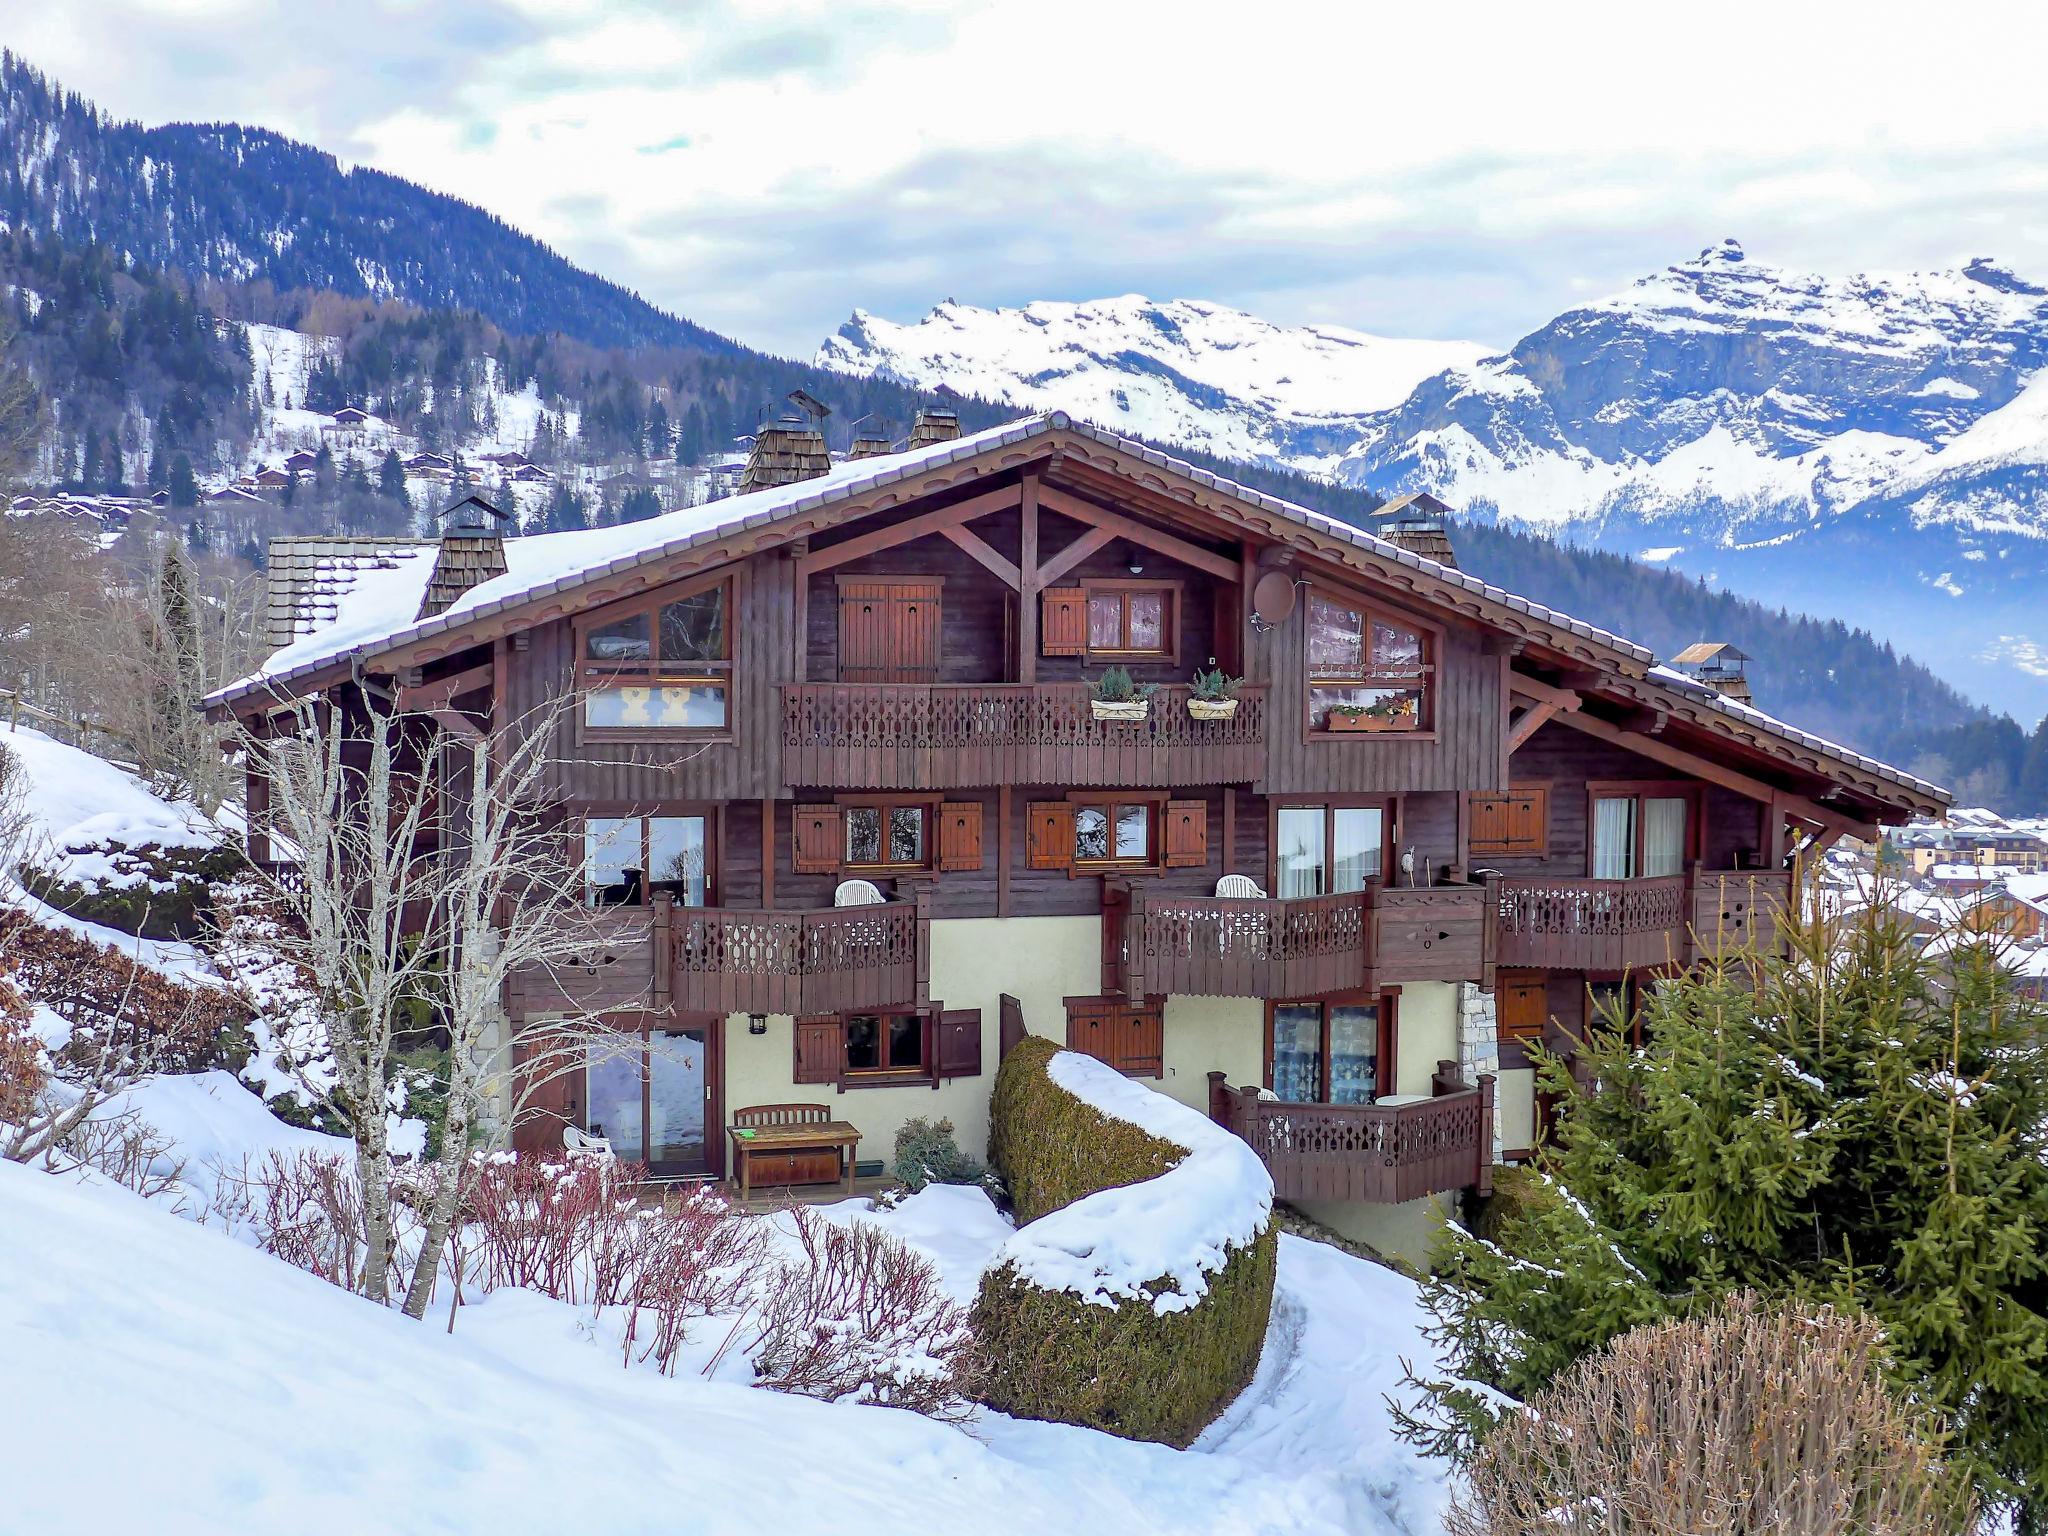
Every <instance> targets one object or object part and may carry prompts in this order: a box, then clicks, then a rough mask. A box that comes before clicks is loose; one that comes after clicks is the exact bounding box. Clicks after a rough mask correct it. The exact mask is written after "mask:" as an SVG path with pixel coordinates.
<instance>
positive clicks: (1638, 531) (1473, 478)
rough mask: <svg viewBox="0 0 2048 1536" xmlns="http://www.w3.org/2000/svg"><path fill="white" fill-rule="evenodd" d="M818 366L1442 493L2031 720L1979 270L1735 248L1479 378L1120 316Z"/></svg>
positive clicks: (865, 319) (1525, 347) (2017, 280)
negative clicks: (1862, 265) (1817, 271)
mask: <svg viewBox="0 0 2048 1536" xmlns="http://www.w3.org/2000/svg"><path fill="white" fill-rule="evenodd" d="M1447 353H1449V354H1454V355H1452V356H1450V357H1449V358H1448V360H1447V361H1438V362H1436V363H1435V365H1434V366H1432V356H1433V355H1434V357H1436V358H1437V359H1443V358H1444V357H1445V354H1447ZM818 360H819V362H821V363H823V364H825V365H826V366H830V367H837V368H843V369H847V370H850V371H855V372H863V373H882V374H888V375H893V376H896V377H901V378H904V379H908V380H914V381H915V382H916V383H918V384H920V385H923V386H924V387H927V388H930V387H936V386H938V385H941V384H945V385H949V386H951V387H952V388H954V389H958V390H961V391H963V392H967V393H974V394H982V395H989V396H994V397H998V398H1004V399H1009V400H1012V401H1015V402H1017V403H1019V404H1027V405H1031V406H1050V405H1054V404H1059V405H1062V406H1064V407H1065V408H1067V409H1069V410H1072V411H1074V412H1075V413H1076V414H1080V415H1087V416H1092V417H1094V418H1095V419H1097V420H1100V421H1103V422H1105V423H1107V424H1110V425H1112V426H1117V427H1120V428H1123V429H1126V430H1132V431H1136V432H1139V433H1142V434H1145V435H1148V436H1152V437H1155V438H1159V439H1164V440H1169V441H1177V442H1182V443H1188V444H1191V445H1193V446H1196V447H1201V448H1207V449H1211V450H1212V451H1216V452H1220V453H1228V454H1231V455H1233V456H1238V457H1250V458H1258V459H1264V460H1267V461H1269V462H1274V463H1278V464H1283V465H1286V466H1288V467H1290V468H1295V469H1300V470H1303V471H1306V472H1309V473H1314V474H1319V475H1325V476H1328V477H1330V478H1332V479H1336V480H1340V481H1342V482H1345V483H1348V484H1353V485H1358V486H1362V487H1365V488H1367V489H1369V490H1373V491H1376V492H1379V493H1381V494H1389V495H1390V494H1393V493H1396V492H1399V491H1405V490H1429V491H1433V492H1435V493H1436V494H1438V495H1439V496H1441V497H1443V498H1444V499H1445V500H1446V501H1448V502H1450V503H1451V504H1452V505H1453V506H1456V507H1459V508H1461V509H1462V510H1464V511H1465V512H1466V513H1467V514H1468V515H1471V516H1476V517H1482V518H1489V519H1494V520H1498V521H1501V522H1505V523H1510V524H1518V525H1523V526H1528V527H1533V528H1537V529H1540V530H1543V531H1547V532H1550V533H1553V534H1554V535H1556V536H1557V537H1560V538H1562V539H1565V540H1567V541H1570V542H1575V543H1585V544H1592V545H1597V546H1599V547H1601V548H1605V549H1610V550H1614V551H1616V552H1619V553H1623V554H1629V555H1634V556H1637V557H1639V558H1649V559H1652V560H1657V561H1668V562H1671V563H1673V564H1676V565H1678V566H1680V567H1683V568H1685V569H1687V570H1690V571H1695V572H1697V573H1699V574H1701V575H1705V576H1707V577H1709V579H1713V580H1718V581H1721V582H1724V583H1725V584H1727V585H1728V586H1730V587H1732V588H1734V589H1735V590H1737V591H1740V592H1742V593H1744V594H1745V595H1749V596H1754V597H1759V598H1762V599H1764V600H1766V601H1769V602H1772V603H1783V604H1786V605H1789V606H1791V607H1794V608H1804V609H1806V610H1808V611H1811V612H1817V613H1820V614H1823V615H1827V616H1832V617H1838V618H1842V619H1845V620H1848V621H1850V622H1853V623H1857V624H1864V625H1868V626H1870V627H1872V628H1873V629H1875V630H1877V631H1878V632H1879V633H1880V634H1882V635H1884V636H1885V638H1887V639H1890V640H1892V641H1893V642H1895V643H1896V644H1898V645H1900V646H1901V647H1902V648H1910V649H1911V650H1913V651H1914V653H1915V654H1918V655H1921V656H1923V657H1925V658H1926V659H1928V660H1930V661H1933V662H1935V663H1936V664H1937V665H1938V666H1939V667H1940V668H1941V669H1942V670H1943V671H1944V673H1945V674H1947V675H1949V676H1952V677H1954V678H1955V679H1956V680H1957V681H1959V682H1963V683H1964V684H1965V685H1966V686H1968V687H1970V688H1972V690H1973V691H1975V692H1977V693H1978V694H1979V695H1980V696H1982V697H1986V698H1989V699H1991V700H1993V701H1995V702H1998V703H2001V704H2003V705H2005V706H2006V707H2009V708H2012V709H2015V710H2016V711H2018V712H2019V713H2021V715H2022V717H2023V718H2027V719H2031V718H2032V716H2033V715H2036V714H2039V713H2041V712H2042V710H2043V709H2048V619H2044V618H2042V617H2041V616H2040V615H2039V613H2038V612H2036V609H2037V608H2038V594H2039V592H2040V591H2041V586H2040V583H2041V581H2042V580H2043V579H2044V578H2048V289H2044V288H2042V287H2039V286H2036V285H2034V284H2033V283H2030V282H2028V281H2026V280H2024V279H2022V278H2021V277H2019V276H2017V275H2015V274H2014V273H2012V272H2010V271H2008V270H2006V269H2004V268H2002V267H1999V266H1997V265H1995V264H1993V263H1991V262H1988V261H1983V260H1978V261H1973V262H1971V263H1969V264H1968V265H1967V266H1964V267H1961V268H1959V269H1956V270H1951V271H1937V272H1916V273H1905V274H1886V275H1876V274H1872V275H1859V276H1852V277H1825V276H1817V275H1814V274H1809V273H1803V272H1796V271H1791V270H1787V269H1784V268H1780V267H1775V266H1771V265H1769V264H1766V263H1764V262H1760V261H1756V260H1753V259H1751V258H1750V257H1749V256H1748V255H1747V254H1746V253H1745V252H1744V251H1743V249H1742V247H1741V246H1740V245H1738V244H1737V243H1736V242H1734V241H1733V240H1728V241H1723V242H1722V243H1721V244H1719V245H1716V246H1713V247H1710V248H1709V249H1707V250H1705V251H1703V252H1701V253H1700V255H1699V256H1698V257H1697V258H1695V259H1693V260H1691V261H1687V262H1682V263H1680V264H1678V265H1676V266H1673V267H1670V268H1668V269H1666V270H1665V271H1663V272H1659V273H1656V274H1654V275H1652V276H1649V277H1645V278H1643V279H1642V280H1641V281H1639V282H1637V283H1635V284H1634V285H1633V286H1631V287H1630V288H1628V289H1627V290H1626V291H1624V292H1622V293H1619V294H1617V295H1615V296H1614V297H1612V298H1608V299H1605V300H1602V301H1600V302H1597V303H1592V304H1587V305H1584V306H1581V307H1578V308H1575V309H1571V310H1568V311H1566V312H1565V313H1564V314H1561V315H1559V316H1558V317H1557V318H1556V319H1554V320H1552V321H1550V322H1549V323H1547V324H1546V325H1543V326H1542V327H1540V328H1538V329H1537V330H1535V331H1533V332H1531V333H1530V334H1529V335H1528V336H1526V337H1524V338H1523V339H1522V340H1521V341H1519V342H1517V343H1516V344H1515V345H1514V346H1513V347H1511V348H1509V349H1508V350H1507V351H1506V352H1504V353H1499V354H1494V355H1481V354H1480V351H1479V349H1478V348H1475V347H1472V346H1469V345H1466V344H1461V343H1431V342H1408V341H1402V342H1390V341H1385V340H1381V339H1378V338H1371V337H1366V336H1363V335H1360V334H1359V333H1356V332H1346V331H1337V330H1333V329H1330V328H1324V327H1318V328H1315V329H1312V330H1307V331H1296V330H1287V329H1284V328H1281V327H1277V326H1273V325H1269V324H1266V323H1265V322H1262V321H1259V320H1257V319H1254V318H1253V317H1251V316H1247V315H1241V314H1239V313H1237V312H1236V311H1233V310H1227V309H1223V308H1221V307H1220V306H1217V305H1211V304H1199V303H1190V302H1186V301H1180V302H1175V303H1168V304H1155V303H1152V302H1150V301H1147V300H1143V299H1137V298H1129V299H1113V300H1105V301H1102V302H1100V303H1095V304H1080V305H1068V304H1033V305H1029V306H1026V307H1025V308H1023V309H1009V310H985V309H974V308H970V307H967V306H962V305H957V304H951V303H948V304H944V305H941V306H940V307H939V308H938V309H936V310H934V311H933V312H932V313H931V314H930V315H929V316H927V317H926V318H925V319H924V320H922V321H920V322H918V323H917V324H915V325H909V326H899V325H891V324H889V323H888V322H886V321H880V320H876V319H874V318H873V317H871V316H866V315H861V314H856V315H855V317H854V319H853V320H852V321H850V322H849V323H848V324H847V325H846V326H845V327H843V328H842V329H841V331H840V333H839V335H837V336H835V337H832V338H830V339H829V340H828V341H827V342H826V343H825V345H824V346H823V347H822V348H821V349H820V351H819V354H818ZM1411 369H1413V370H1417V371H1418V373H1419V375H1420V376H1411V377H1409V378H1406V379H1405V380H1404V377H1403V375H1404V373H1405V372H1407V371H1408V370H1411ZM1421 370H1427V371H1426V372H1421Z"/></svg>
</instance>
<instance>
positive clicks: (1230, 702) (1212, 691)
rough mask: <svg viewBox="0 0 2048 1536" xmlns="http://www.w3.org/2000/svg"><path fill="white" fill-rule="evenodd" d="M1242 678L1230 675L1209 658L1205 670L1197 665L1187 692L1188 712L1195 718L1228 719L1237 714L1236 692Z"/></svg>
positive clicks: (1213, 658)
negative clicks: (1189, 690)
mask: <svg viewBox="0 0 2048 1536" xmlns="http://www.w3.org/2000/svg"><path fill="white" fill-rule="evenodd" d="M1242 687H1244V679H1243V678H1241V677H1232V676H1230V675H1229V674H1228V673H1227V672H1225V671H1224V670H1223V669H1222V668H1221V667H1219V666H1217V665H1216V658H1215V657H1214V656H1211V657H1210V658H1209V667H1208V670H1207V671H1204V670H1202V669H1201V668H1199V667H1197V668H1196V669H1195V676H1194V681H1193V685H1192V691H1191V692H1190V693H1189V694H1188V714H1189V715H1191V716H1193V717H1194V718H1195V719H1197V720H1229V719H1231V718H1232V717H1234V716H1235V715H1236V714H1237V692H1238V690H1239V689H1240V688H1242Z"/></svg>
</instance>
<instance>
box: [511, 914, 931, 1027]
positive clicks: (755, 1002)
mask: <svg viewBox="0 0 2048 1536" xmlns="http://www.w3.org/2000/svg"><path fill="white" fill-rule="evenodd" d="M591 917H592V925H593V934H594V938H593V942H592V944H591V945H590V947H589V950H588V952H587V953H583V954H579V955H577V956H576V957H575V959H574V960H572V961H570V962H567V963H561V964H557V965H555V966H553V967H551V968H549V969H548V970H546V971H541V970H540V969H538V968H534V969H531V970H529V971H525V972H522V973H520V974H519V975H516V976H514V977H513V979H512V984H511V987H510V988H509V991H510V996H509V997H508V999H507V1007H508V1009H509V1011H511V1013H512V1015H513V1017H514V1018H531V1017H539V1016H543V1015H545V1014H548V1013H554V1012H560V1013H596V1012H611V1011H627V1010H634V1009H642V1008H651V1009H655V1010H667V1009H671V1008H672V1009H675V1010H677V1011H681V1012H685V1013H719V1014H724V1013H791V1014H805V1013H837V1012H839V1011H841V1010H842V1009H857V1008H889V1007H896V1006H902V1005H909V1004H912V1003H920V1002H922V1001H923V1000H924V993H925V992H926V990H927V986H928V979H929V976H930V969H929V968H930V963H931V961H930V956H931V943H930V933H931V912H930V906H929V903H928V901H927V900H924V899H920V900H918V901H892V902H886V903H883V904H881V905H879V906H868V907H833V908H828V909H826V910H823V911H814V912H803V911H765V910H756V909H746V908H735V907H676V906H671V905H667V904H661V905H657V906H654V907H616V908H612V909H609V910H607V911H603V912H597V913H593V914H591Z"/></svg>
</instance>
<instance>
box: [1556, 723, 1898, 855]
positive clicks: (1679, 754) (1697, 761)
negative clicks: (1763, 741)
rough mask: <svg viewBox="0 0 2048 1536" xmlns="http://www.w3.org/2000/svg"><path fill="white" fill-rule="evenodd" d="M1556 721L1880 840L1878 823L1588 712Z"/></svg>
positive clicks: (1828, 824)
mask: <svg viewBox="0 0 2048 1536" xmlns="http://www.w3.org/2000/svg"><path fill="white" fill-rule="evenodd" d="M1557 718H1558V719H1559V720H1561V721H1562V722H1563V723H1564V724H1566V725H1569V726H1570V727H1571V728H1572V729H1573V730H1577V731H1584V732H1585V733H1586V734H1587V735H1588V736H1593V737H1597V738H1598V739H1599V740H1601V741H1605V742H1608V743H1610V744H1612V745H1614V746H1617V747H1625V748H1627V749H1628V750H1629V751H1631V752H1634V753H1636V754H1638V755H1639V756H1642V757H1647V758H1649V759H1650V761H1651V762H1653V763H1662V764H1663V765H1664V766H1665V767H1667V768H1676V769H1678V770H1679V771H1680V772H1681V773H1689V774H1691V775H1692V776H1693V777H1694V778H1698V779H1704V780H1706V781H1707V783H1709V784H1718V785H1720V786H1721V788H1723V789H1727V790H1732V791H1734V792H1735V793H1736V794H1738V795H1743V796H1746V797H1747V798H1749V799H1751V800H1758V801H1762V802H1763V803H1764V804H1766V805H1768V804H1770V802H1771V801H1773V800H1776V801H1778V802H1779V803H1780V804H1782V805H1783V806H1784V807H1785V808H1786V809H1787V810H1788V811H1790V812H1791V813H1792V814H1793V815H1795V816H1798V817H1800V818H1801V819H1803V820H1806V821H1811V822H1817V823H1818V824H1819V825H1821V826H1823V827H1827V828H1830V829H1839V830H1840V831H1842V832H1845V833H1847V834H1848V835H1850V836H1851V837H1857V838H1861V839H1863V840H1864V841H1865V842H1868V841H1870V840H1872V839H1874V838H1875V837H1876V836H1877V824H1876V823H1875V822H1867V821H1857V820H1855V819H1854V818H1853V817H1849V816H1844V815H1842V814H1841V813H1839V812H1837V811H1831V810H1828V809H1827V808H1825V807H1824V806H1819V805H1816V804H1814V803H1813V802H1812V801H1811V800H1807V799H1805V798H1803V797H1801V796H1799V795H1793V794H1788V793H1787V792H1786V791H1784V790H1782V789H1779V788H1778V787H1777V786H1776V785H1773V784H1766V783H1764V782H1763V780H1761V779H1752V778H1751V777H1749V775H1747V774H1745V773H1738V772H1736V771H1735V770H1734V769H1733V768H1724V767H1723V766H1722V765H1721V764H1719V763H1717V762H1713V761H1711V760H1710V759H1708V758H1704V757H1701V756H1699V755H1698V754H1697V753H1693V752H1688V751H1686V750H1685V749H1684V748H1683V747H1674V746H1672V745H1671V744H1670V743H1669V742H1666V741H1662V740H1660V739H1658V738H1657V737H1655V736H1645V735H1643V734H1642V733H1641V732H1640V731H1631V730H1628V729H1627V728H1625V727H1623V726H1619V725H1616V724H1614V723H1613V722H1612V721H1608V720H1602V719H1601V718H1600V717H1599V716H1597V715H1593V714H1588V713H1587V712H1586V711H1585V710H1580V711H1578V712H1577V713H1576V714H1560V715H1559V716H1558V717H1557Z"/></svg>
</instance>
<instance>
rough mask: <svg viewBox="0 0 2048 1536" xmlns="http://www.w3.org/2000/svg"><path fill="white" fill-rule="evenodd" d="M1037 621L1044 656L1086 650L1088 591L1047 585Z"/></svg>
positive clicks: (1066, 654)
mask: <svg viewBox="0 0 2048 1536" xmlns="http://www.w3.org/2000/svg"><path fill="white" fill-rule="evenodd" d="M1042 597H1043V607H1042V609H1041V611H1040V616H1039V624H1038V649H1039V651H1040V652H1041V653H1042V654H1043V655H1046V656H1079V655H1081V654H1082V653H1083V652H1084V651H1086V650H1087V649H1088V594H1087V593H1086V592H1083V591H1082V590H1081V589H1080V588H1079V587H1047V588H1046V589H1045V592H1044V593H1043V594H1042Z"/></svg>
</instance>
